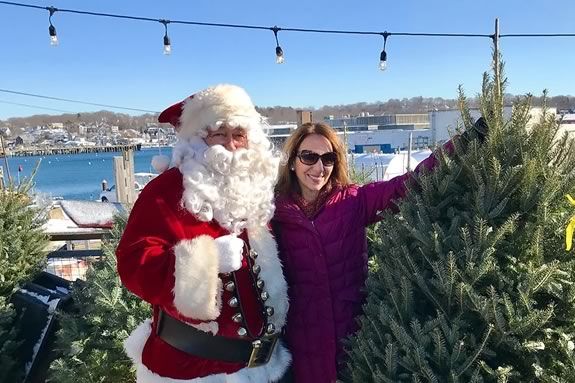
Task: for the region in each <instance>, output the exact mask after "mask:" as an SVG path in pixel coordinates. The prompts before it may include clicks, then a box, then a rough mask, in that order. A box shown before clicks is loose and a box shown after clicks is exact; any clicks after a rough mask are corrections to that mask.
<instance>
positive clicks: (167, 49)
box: [0, 0, 575, 70]
mask: <svg viewBox="0 0 575 383" xmlns="http://www.w3.org/2000/svg"><path fill="white" fill-rule="evenodd" d="M0 4H4V5H13V6H17V7H25V8H34V9H43V10H48V11H49V12H50V18H49V20H50V26H49V32H50V44H51V45H58V36H57V35H56V28H55V27H54V25H52V15H53V14H54V13H55V12H56V11H57V12H66V13H74V14H81V15H89V16H100V17H111V18H117V19H129V20H138V21H152V22H160V23H162V24H164V27H165V32H166V33H165V35H164V54H166V55H168V54H170V53H171V50H172V47H171V44H170V38H169V36H168V28H167V24H168V23H172V24H184V25H196V26H204V27H206V26H209V27H221V28H241V29H256V30H272V31H273V32H274V37H275V39H276V63H278V64H282V63H284V61H285V60H284V54H283V50H282V48H281V47H280V45H279V41H278V37H277V33H278V31H280V30H281V31H286V32H304V33H326V34H352V35H379V36H383V39H384V41H383V50H382V51H381V53H380V60H379V69H381V70H385V69H386V68H387V52H386V51H385V44H386V40H387V37H389V36H391V35H395V36H422V37H482V38H489V39H493V40H495V39H496V38H505V37H575V33H529V34H519V33H516V34H498V32H497V33H496V34H475V33H419V32H383V33H382V32H375V31H351V30H327V29H306V28H279V27H277V26H274V27H271V28H270V27H265V26H259V25H243V24H225V23H208V22H200V21H187V20H163V19H154V18H150V17H140V16H130V15H118V14H112V13H100V12H90V11H80V10H74V9H62V8H58V9H56V8H54V7H43V6H39V5H32V4H22V3H16V2H12V1H3V0H0ZM496 35H497V36H496Z"/></svg>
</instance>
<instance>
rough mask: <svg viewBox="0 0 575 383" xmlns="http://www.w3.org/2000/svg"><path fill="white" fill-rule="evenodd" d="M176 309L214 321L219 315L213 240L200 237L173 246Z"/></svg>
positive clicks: (216, 264)
mask: <svg viewBox="0 0 575 383" xmlns="http://www.w3.org/2000/svg"><path fill="white" fill-rule="evenodd" d="M174 254H175V257H176V261H175V265H174V277H175V282H174V306H175V307H176V309H177V310H178V311H179V312H181V313H182V314H184V315H185V316H187V317H190V318H194V319H199V320H212V319H215V318H217V317H218V316H219V315H220V309H221V296H220V293H221V281H220V279H219V278H218V267H219V266H218V265H219V260H218V250H217V247H216V244H215V242H214V239H213V238H212V237H210V236H208V235H201V236H199V237H196V238H194V239H191V240H189V239H185V240H182V241H180V242H178V243H177V244H176V246H174Z"/></svg>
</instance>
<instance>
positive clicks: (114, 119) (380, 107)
mask: <svg viewBox="0 0 575 383" xmlns="http://www.w3.org/2000/svg"><path fill="white" fill-rule="evenodd" d="M516 98H517V96H515V95H512V94H506V95H505V104H507V105H510V104H511V103H512V102H513V101H514V100H515V99H516ZM532 100H533V105H534V106H539V105H541V102H542V99H541V97H536V96H533V98H532ZM547 103H548V106H550V107H555V108H557V109H570V108H575V96H555V97H550V98H548V99H547ZM469 106H470V107H471V108H475V107H477V106H478V100H477V99H476V98H470V99H469ZM298 109H300V110H301V109H303V110H311V111H312V113H313V118H314V119H315V120H322V119H324V118H325V117H327V116H330V115H331V116H334V117H341V116H344V115H349V116H355V115H359V114H361V113H369V114H373V115H381V114H384V113H392V114H393V113H427V112H429V111H432V110H449V109H457V100H456V99H444V98H441V97H422V96H418V97H411V98H403V99H398V98H391V99H389V100H387V101H377V102H372V103H369V102H358V103H355V104H347V105H325V106H322V107H320V108H314V107H309V106H308V107H306V106H303V107H286V106H272V107H262V108H258V110H259V111H260V113H261V114H262V115H264V116H266V117H268V119H269V122H270V123H271V124H279V123H282V122H294V121H296V110H298ZM156 118H157V116H156V115H154V114H149V113H148V114H143V115H140V116H130V115H128V114H125V113H114V112H110V111H106V110H103V111H99V112H92V113H77V114H61V115H34V116H30V117H22V118H20V117H19V118H9V119H8V120H6V121H0V125H7V126H8V127H12V128H17V127H26V126H39V125H48V124H51V123H55V122H62V123H64V126H65V127H66V128H68V129H69V128H73V127H77V126H78V125H80V124H99V123H105V124H108V125H117V126H118V127H119V129H120V130H124V129H135V130H140V129H142V128H144V127H145V126H146V124H148V123H154V122H156V121H157V120H156Z"/></svg>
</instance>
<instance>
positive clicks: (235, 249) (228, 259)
mask: <svg viewBox="0 0 575 383" xmlns="http://www.w3.org/2000/svg"><path fill="white" fill-rule="evenodd" d="M214 241H215V242H216V247H217V248H218V254H219V258H220V263H219V270H218V272H220V273H231V272H232V271H236V270H238V269H239V268H240V267H242V254H243V250H244V241H243V240H242V239H240V238H238V237H237V236H235V235H233V234H228V235H224V236H222V237H218V238H216V239H215V240H214Z"/></svg>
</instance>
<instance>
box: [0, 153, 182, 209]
mask: <svg viewBox="0 0 575 383" xmlns="http://www.w3.org/2000/svg"><path fill="white" fill-rule="evenodd" d="M157 154H163V155H167V156H170V157H171V154H172V153H171V148H161V149H159V148H154V149H142V150H140V151H135V152H134V170H135V172H149V173H153V172H154V170H153V169H152V167H151V162H152V157H153V156H154V155H157ZM121 155H122V153H119V152H115V153H84V154H68V155H52V156H30V157H8V158H7V160H8V164H9V168H10V176H11V177H12V180H13V182H15V183H18V182H24V179H26V178H29V177H30V175H31V174H32V172H33V170H34V167H35V166H38V170H37V172H36V176H35V177H34V184H35V188H34V189H35V191H37V192H39V193H45V194H47V195H49V196H51V197H52V198H58V199H59V198H63V199H67V200H68V199H74V200H92V201H93V200H97V199H98V198H99V196H100V192H101V191H102V180H106V181H107V182H108V187H110V186H112V185H113V184H114V183H115V182H114V157H117V156H121ZM0 166H2V167H4V178H5V179H6V178H7V172H6V170H5V168H6V164H5V162H4V159H3V158H2V159H0Z"/></svg>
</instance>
